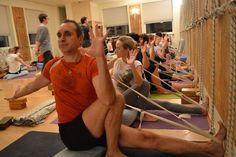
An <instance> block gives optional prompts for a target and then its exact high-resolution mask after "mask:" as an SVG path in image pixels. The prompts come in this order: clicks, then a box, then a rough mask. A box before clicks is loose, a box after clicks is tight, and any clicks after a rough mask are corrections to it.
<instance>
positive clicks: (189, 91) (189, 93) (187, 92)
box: [181, 88, 199, 96]
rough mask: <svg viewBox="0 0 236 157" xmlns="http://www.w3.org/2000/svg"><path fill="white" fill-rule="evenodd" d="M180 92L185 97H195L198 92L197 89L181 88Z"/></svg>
mask: <svg viewBox="0 0 236 157" xmlns="http://www.w3.org/2000/svg"><path fill="white" fill-rule="evenodd" d="M181 92H182V93H183V94H184V95H186V96H197V95H196V93H197V92H199V89H198V88H182V89H181Z"/></svg>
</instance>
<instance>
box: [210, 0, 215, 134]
mask: <svg viewBox="0 0 236 157" xmlns="http://www.w3.org/2000/svg"><path fill="white" fill-rule="evenodd" d="M214 4H215V0H212V10H213V9H214ZM211 57H212V62H211V99H212V101H211V103H210V107H211V112H210V113H211V127H210V132H211V133H212V134H214V133H215V78H216V77H215V73H216V71H215V68H216V18H215V17H213V20H212V55H211Z"/></svg>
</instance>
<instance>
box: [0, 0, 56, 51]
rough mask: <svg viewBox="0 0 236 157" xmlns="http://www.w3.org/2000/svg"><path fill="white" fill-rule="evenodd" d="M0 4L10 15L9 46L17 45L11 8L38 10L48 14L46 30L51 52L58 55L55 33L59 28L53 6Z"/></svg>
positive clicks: (18, 0)
mask: <svg viewBox="0 0 236 157" xmlns="http://www.w3.org/2000/svg"><path fill="white" fill-rule="evenodd" d="M0 4H2V5H5V6H7V7H9V15H10V19H9V22H10V25H11V26H12V29H11V38H10V40H11V41H10V44H11V45H10V46H11V47H12V46H16V45H18V43H17V37H16V32H15V27H14V21H13V15H12V10H11V7H12V6H15V7H20V8H23V9H32V10H38V11H42V12H44V13H47V14H48V17H49V23H48V25H47V26H48V29H49V32H50V38H51V43H52V51H53V53H54V55H58V54H59V49H58V46H57V39H56V31H57V29H56V28H57V27H58V26H59V14H58V8H57V7H55V6H50V5H43V4H38V3H33V2H28V1H24V0H0ZM27 33H28V32H27Z"/></svg>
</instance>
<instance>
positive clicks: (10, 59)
mask: <svg viewBox="0 0 236 157" xmlns="http://www.w3.org/2000/svg"><path fill="white" fill-rule="evenodd" d="M17 57H18V55H17V54H9V55H8V56H7V58H6V61H7V64H8V66H9V70H8V71H9V72H10V73H16V72H18V71H19V70H20V66H21V63H20V62H18V61H17V60H16V58H17Z"/></svg>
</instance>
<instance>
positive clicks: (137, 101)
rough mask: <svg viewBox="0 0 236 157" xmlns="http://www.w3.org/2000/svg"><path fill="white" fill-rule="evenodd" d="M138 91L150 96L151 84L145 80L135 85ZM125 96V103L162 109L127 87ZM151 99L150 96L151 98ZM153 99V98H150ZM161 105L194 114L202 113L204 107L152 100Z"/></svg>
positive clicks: (141, 107) (144, 107)
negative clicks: (140, 84) (139, 84)
mask: <svg viewBox="0 0 236 157" xmlns="http://www.w3.org/2000/svg"><path fill="white" fill-rule="evenodd" d="M132 88H133V89H135V90H136V91H137V92H139V93H141V94H142V95H144V96H145V97H149V95H150V94H149V90H150V85H149V83H148V82H147V81H144V83H143V84H142V86H140V87H138V86H133V87H132ZM122 94H123V95H124V97H125V103H126V104H128V105H131V106H134V107H137V108H140V109H143V110H160V108H159V107H157V106H156V105H154V104H152V103H151V102H149V101H147V100H146V99H144V98H142V97H141V96H139V95H138V94H137V93H135V92H134V91H132V90H131V89H127V90H126V91H125V92H123V93H122ZM149 99H150V98H149ZM150 100H152V99H150ZM152 101H154V102H155V103H157V104H159V105H160V106H162V107H164V108H166V109H168V110H170V111H172V112H177V113H192V114H202V109H201V107H199V106H197V105H196V106H184V105H181V104H177V103H171V102H168V101H160V100H156V99H155V100H152Z"/></svg>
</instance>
